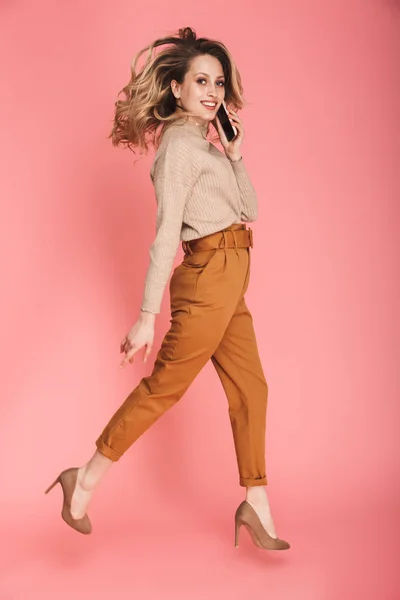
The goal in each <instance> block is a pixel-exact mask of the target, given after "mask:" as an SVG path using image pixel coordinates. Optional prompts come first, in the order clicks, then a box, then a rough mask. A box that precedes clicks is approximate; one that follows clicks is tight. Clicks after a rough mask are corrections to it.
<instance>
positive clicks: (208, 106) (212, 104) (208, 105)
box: [202, 100, 217, 110]
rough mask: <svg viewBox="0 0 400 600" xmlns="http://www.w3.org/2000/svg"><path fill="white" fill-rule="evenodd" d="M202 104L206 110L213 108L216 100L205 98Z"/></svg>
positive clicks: (215, 105)
mask: <svg viewBox="0 0 400 600" xmlns="http://www.w3.org/2000/svg"><path fill="white" fill-rule="evenodd" d="M202 105H203V106H205V107H206V108H208V110H214V109H215V108H216V107H217V103H216V102H208V101H207V100H205V101H204V102H202Z"/></svg>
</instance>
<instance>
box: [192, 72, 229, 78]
mask: <svg viewBox="0 0 400 600" xmlns="http://www.w3.org/2000/svg"><path fill="white" fill-rule="evenodd" d="M196 75H205V76H206V77H210V76H209V74H208V73H203V71H200V73H195V76H196ZM221 77H225V75H217V77H216V79H220V78H221Z"/></svg>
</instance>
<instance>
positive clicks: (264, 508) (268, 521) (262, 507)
mask: <svg viewBox="0 0 400 600" xmlns="http://www.w3.org/2000/svg"><path fill="white" fill-rule="evenodd" d="M246 501H247V502H248V503H249V504H250V505H251V506H252V507H253V508H254V510H255V511H256V513H257V515H258V518H259V519H260V521H261V523H262V526H263V527H264V529H265V531H266V532H267V533H268V535H270V536H271V537H273V538H277V537H278V536H277V535H276V531H275V525H274V522H273V520H272V515H271V509H270V506H269V501H268V496H267V490H266V489H265V487H264V486H261V485H260V486H255V487H248V488H246Z"/></svg>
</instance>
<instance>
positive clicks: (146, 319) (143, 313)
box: [139, 308, 157, 323]
mask: <svg viewBox="0 0 400 600" xmlns="http://www.w3.org/2000/svg"><path fill="white" fill-rule="evenodd" d="M156 316H157V314H156V313H152V312H150V311H147V310H144V309H143V308H141V309H140V315H139V319H140V320H141V321H142V322H143V323H154V321H155V320H156Z"/></svg>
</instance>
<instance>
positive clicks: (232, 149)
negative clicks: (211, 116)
mask: <svg viewBox="0 0 400 600" xmlns="http://www.w3.org/2000/svg"><path fill="white" fill-rule="evenodd" d="M227 112H228V116H229V120H230V122H231V124H232V125H233V126H234V127H235V128H236V130H237V134H236V136H235V137H234V138H233V139H232V140H231V141H230V142H228V139H227V137H226V135H225V132H224V130H223V128H222V125H221V122H220V120H219V118H218V116H217V117H216V118H215V123H216V126H217V131H218V135H219V139H220V140H221V144H222V147H223V149H224V151H225V154H226V156H227V157H228V158H229V160H231V161H237V160H240V159H241V158H242V154H241V151H240V146H241V144H242V142H243V138H244V128H243V123H242V120H241V119H240V117H239V116H238V115H237V114H236V113H235V112H234V111H233V110H228V111H227Z"/></svg>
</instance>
